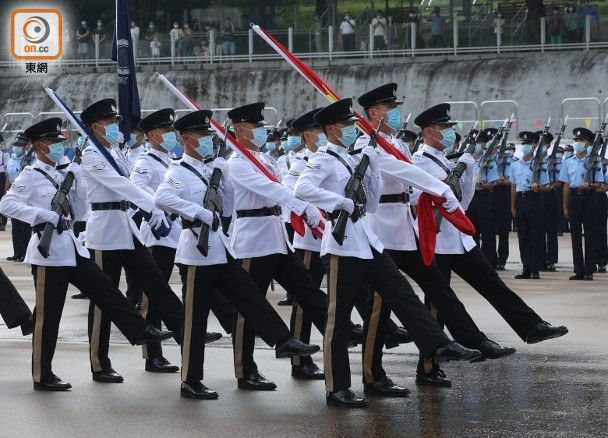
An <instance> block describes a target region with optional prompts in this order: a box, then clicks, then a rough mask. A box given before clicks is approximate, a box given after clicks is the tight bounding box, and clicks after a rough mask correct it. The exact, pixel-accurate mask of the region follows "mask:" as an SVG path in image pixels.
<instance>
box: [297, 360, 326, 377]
mask: <svg viewBox="0 0 608 438" xmlns="http://www.w3.org/2000/svg"><path fill="white" fill-rule="evenodd" d="M291 377H293V378H295V379H301V380H323V379H325V373H324V372H323V371H321V369H320V368H319V367H318V366H317V364H315V363H307V364H305V365H292V366H291Z"/></svg>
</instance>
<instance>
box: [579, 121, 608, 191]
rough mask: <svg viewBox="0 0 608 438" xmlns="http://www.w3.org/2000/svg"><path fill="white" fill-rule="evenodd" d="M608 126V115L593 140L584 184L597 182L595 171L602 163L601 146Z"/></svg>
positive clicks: (586, 165)
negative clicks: (597, 165)
mask: <svg viewBox="0 0 608 438" xmlns="http://www.w3.org/2000/svg"><path fill="white" fill-rule="evenodd" d="M607 124H608V114H606V117H605V118H604V121H603V122H602V124H601V126H600V129H599V130H597V131H595V138H594V139H593V145H592V146H591V153H590V154H589V156H588V157H587V163H586V164H585V178H583V182H584V183H587V184H593V183H594V182H595V171H596V170H597V169H596V164H598V163H601V162H602V157H600V149H599V148H600V144H601V141H602V135H603V134H604V131H605V130H606V125H607Z"/></svg>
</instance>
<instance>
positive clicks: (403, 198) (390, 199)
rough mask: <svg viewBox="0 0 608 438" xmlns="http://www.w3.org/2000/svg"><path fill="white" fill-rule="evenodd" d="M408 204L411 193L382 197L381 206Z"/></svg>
mask: <svg viewBox="0 0 608 438" xmlns="http://www.w3.org/2000/svg"><path fill="white" fill-rule="evenodd" d="M408 202H410V195H409V193H397V194H394V195H382V196H380V204H407V203H408Z"/></svg>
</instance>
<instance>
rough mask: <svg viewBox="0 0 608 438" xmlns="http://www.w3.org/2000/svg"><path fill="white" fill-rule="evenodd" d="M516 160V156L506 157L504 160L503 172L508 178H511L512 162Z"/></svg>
mask: <svg viewBox="0 0 608 438" xmlns="http://www.w3.org/2000/svg"><path fill="white" fill-rule="evenodd" d="M517 160H519V158H517V157H507V159H506V160H505V170H504V172H503V173H504V175H505V178H508V179H509V180H511V179H512V178H513V163H515V162H516V161H517ZM497 171H498V169H497Z"/></svg>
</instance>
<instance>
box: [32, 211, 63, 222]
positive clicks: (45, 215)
mask: <svg viewBox="0 0 608 438" xmlns="http://www.w3.org/2000/svg"><path fill="white" fill-rule="evenodd" d="M37 219H40V220H39V221H38V223H39V224H41V223H45V222H50V223H51V224H53V225H57V223H58V222H59V215H58V214H57V213H55V212H54V211H51V210H40V211H39V212H38V217H37Z"/></svg>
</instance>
